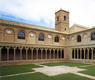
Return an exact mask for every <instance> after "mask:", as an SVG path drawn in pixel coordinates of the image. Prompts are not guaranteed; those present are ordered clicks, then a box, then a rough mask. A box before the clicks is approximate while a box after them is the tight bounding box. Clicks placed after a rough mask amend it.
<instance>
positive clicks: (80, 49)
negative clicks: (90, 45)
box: [80, 48, 82, 59]
mask: <svg viewBox="0 0 95 80" xmlns="http://www.w3.org/2000/svg"><path fill="white" fill-rule="evenodd" d="M80 59H82V49H81V48H80Z"/></svg>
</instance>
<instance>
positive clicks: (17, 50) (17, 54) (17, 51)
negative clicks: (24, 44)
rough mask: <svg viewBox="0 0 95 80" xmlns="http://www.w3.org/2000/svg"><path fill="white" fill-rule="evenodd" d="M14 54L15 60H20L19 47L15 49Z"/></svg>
mask: <svg viewBox="0 0 95 80" xmlns="http://www.w3.org/2000/svg"><path fill="white" fill-rule="evenodd" d="M15 52H16V54H15V56H16V60H20V49H19V47H17V48H16V51H15Z"/></svg>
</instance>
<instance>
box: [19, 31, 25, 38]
mask: <svg viewBox="0 0 95 80" xmlns="http://www.w3.org/2000/svg"><path fill="white" fill-rule="evenodd" d="M18 39H25V33H24V32H23V31H20V32H18Z"/></svg>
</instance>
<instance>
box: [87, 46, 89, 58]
mask: <svg viewBox="0 0 95 80" xmlns="http://www.w3.org/2000/svg"><path fill="white" fill-rule="evenodd" d="M87 51H88V53H87V59H89V48H87Z"/></svg>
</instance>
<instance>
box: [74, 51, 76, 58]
mask: <svg viewBox="0 0 95 80" xmlns="http://www.w3.org/2000/svg"><path fill="white" fill-rule="evenodd" d="M75 52H76V49H74V59H75V54H76V53H75Z"/></svg>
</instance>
